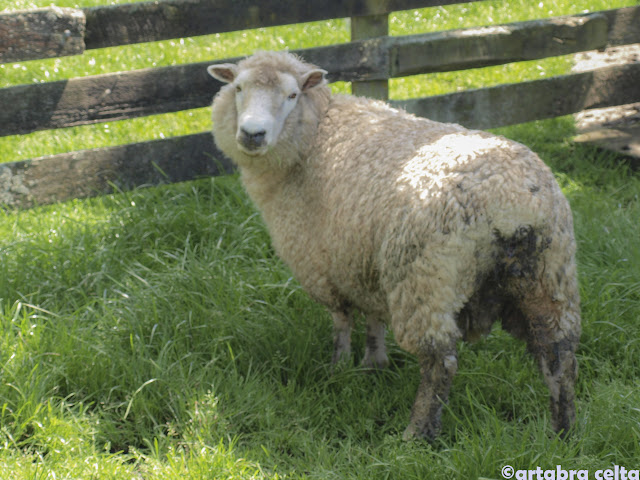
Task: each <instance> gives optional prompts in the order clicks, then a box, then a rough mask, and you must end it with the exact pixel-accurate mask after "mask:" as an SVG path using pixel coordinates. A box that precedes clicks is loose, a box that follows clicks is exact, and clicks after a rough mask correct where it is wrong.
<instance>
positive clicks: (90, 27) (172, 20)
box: [0, 0, 478, 63]
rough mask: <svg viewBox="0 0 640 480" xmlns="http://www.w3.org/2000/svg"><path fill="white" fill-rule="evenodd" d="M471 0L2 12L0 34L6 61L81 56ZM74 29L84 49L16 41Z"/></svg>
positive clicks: (282, 0)
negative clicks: (107, 49) (57, 48)
mask: <svg viewBox="0 0 640 480" xmlns="http://www.w3.org/2000/svg"><path fill="white" fill-rule="evenodd" d="M469 1H472V2H473V1H478V0H382V1H368V2H362V1H361V0H316V1H314V2H301V1H299V0H253V1H246V0H245V1H238V0H216V1H215V2H214V1H211V0H163V1H160V2H143V3H131V4H125V5H111V6H101V7H89V8H84V9H71V8H64V9H63V8H56V7H53V8H46V9H40V10H37V11H29V12H17V13H7V14H0V32H12V33H13V35H12V36H8V35H7V36H5V35H0V63H4V62H15V61H23V60H35V59H38V58H50V57H58V56H62V55H75V54H79V53H82V49H84V48H86V49H87V50H91V49H95V48H105V47H116V46H121V45H130V44H133V43H143V42H156V41H159V40H165V39H169V38H180V37H193V36H198V35H208V34H213V33H224V32H232V31H236V30H248V29H252V28H260V27H273V26H277V25H288V24H293V23H304V22H313V21H319V20H328V19H331V18H343V17H358V16H368V15H386V14H389V13H391V12H394V11H398V10H409V9H412V8H424V7H430V6H438V5H450V4H455V3H468V2H469ZM54 18H57V20H55V21H54ZM80 24H81V25H80ZM85 24H86V28H85ZM70 33H71V36H72V37H74V38H77V37H82V39H83V40H84V41H83V43H82V48H81V47H80V46H79V45H78V46H76V47H74V48H68V49H66V50H65V49H62V50H60V51H55V50H53V49H49V48H42V47H41V46H40V45H39V43H38V42H34V44H31V45H28V46H27V45H24V44H20V45H18V44H17V43H16V41H17V39H19V38H20V36H22V37H25V38H35V37H39V36H42V37H50V38H51V40H50V41H51V42H53V43H56V42H57V41H58V38H60V37H62V38H64V39H67V38H68V36H69V34H70ZM22 47H25V48H22ZM7 52H9V53H7Z"/></svg>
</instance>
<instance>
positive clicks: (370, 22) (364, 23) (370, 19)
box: [351, 14, 389, 101]
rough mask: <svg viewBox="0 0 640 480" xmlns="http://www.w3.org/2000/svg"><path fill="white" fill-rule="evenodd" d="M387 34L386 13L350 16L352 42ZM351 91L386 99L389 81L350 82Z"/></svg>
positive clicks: (363, 95)
mask: <svg viewBox="0 0 640 480" xmlns="http://www.w3.org/2000/svg"><path fill="white" fill-rule="evenodd" d="M387 35H389V15H387V14H382V15H367V16H364V17H352V18H351V41H352V42H353V41H358V40H368V39H372V38H378V39H379V38H380V37H386V36H387ZM385 58H386V55H385ZM385 71H388V68H385ZM351 92H352V93H353V94H354V95H359V96H361V97H369V98H376V99H378V100H385V101H386V100H388V99H389V81H388V80H387V79H384V80H364V81H360V82H353V83H352V84H351Z"/></svg>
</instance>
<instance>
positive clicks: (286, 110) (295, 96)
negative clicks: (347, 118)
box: [208, 64, 326, 156]
mask: <svg viewBox="0 0 640 480" xmlns="http://www.w3.org/2000/svg"><path fill="white" fill-rule="evenodd" d="M208 72H209V74H210V75H211V76H213V77H214V78H216V79H218V80H220V81H223V82H226V83H228V84H229V85H228V86H227V87H226V88H231V89H233V91H234V94H235V107H236V112H237V130H236V144H237V147H238V149H239V150H241V151H242V152H244V153H246V154H247V155H251V156H258V155H264V154H265V153H267V152H269V151H270V150H271V149H272V148H273V147H274V146H275V145H276V144H277V142H278V138H279V137H280V134H281V133H282V131H283V128H284V126H285V124H286V122H287V119H288V118H289V116H290V115H291V112H293V111H294V110H295V108H296V106H297V105H298V102H299V100H300V96H301V95H304V93H305V92H306V91H307V90H308V89H310V88H313V87H315V86H317V85H320V84H323V83H324V74H325V73H326V72H325V71H324V70H320V69H312V70H310V71H309V72H307V73H305V74H304V75H302V76H301V77H300V78H296V76H294V75H293V74H291V73H288V72H279V71H277V70H275V69H270V70H268V69H265V68H246V69H242V68H238V66H237V65H234V64H222V65H212V66H210V67H209V68H208Z"/></svg>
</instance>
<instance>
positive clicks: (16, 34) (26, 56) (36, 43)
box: [0, 7, 85, 63]
mask: <svg viewBox="0 0 640 480" xmlns="http://www.w3.org/2000/svg"><path fill="white" fill-rule="evenodd" d="M84 32H85V16H84V13H83V12H82V10H78V9H74V8H57V7H51V8H43V9H38V10H30V11H21V12H13V13H0V63H7V62H19V61H23V60H36V59H39V58H52V57H62V56H65V55H78V54H81V53H82V52H83V51H84V48H85V45H84Z"/></svg>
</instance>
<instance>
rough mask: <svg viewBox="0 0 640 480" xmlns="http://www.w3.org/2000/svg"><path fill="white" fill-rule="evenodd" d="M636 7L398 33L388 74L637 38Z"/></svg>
mask: <svg viewBox="0 0 640 480" xmlns="http://www.w3.org/2000/svg"><path fill="white" fill-rule="evenodd" d="M639 15H640V7H629V8H624V9H619V10H610V11H606V12H596V13H591V14H583V15H569V16H562V17H556V18H551V19H546V20H533V21H527V22H519V23H512V24H505V25H496V26H488V27H480V28H475V29H474V28H471V29H462V30H450V31H446V32H437V33H432V34H425V35H412V36H407V37H401V38H400V39H399V40H397V41H394V43H393V45H392V46H391V47H390V48H391V50H392V51H391V72H390V73H391V76H392V77H402V76H408V75H415V74H418V73H430V72H440V71H451V70H461V69H468V68H478V67H486V66H491V65H500V64H504V63H511V62H519V61H526V60H535V59H540V58H547V57H555V56H559V55H567V54H572V53H576V52H581V51H585V50H596V49H600V48H604V47H606V46H610V45H618V44H619V42H620V41H625V42H627V43H634V42H640V27H638V26H634V27H633V28H630V29H629V31H627V32H625V34H624V36H621V35H620V28H619V25H620V24H624V25H628V23H629V21H630V20H631V19H637V21H638V24H640V18H638V16H639Z"/></svg>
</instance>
